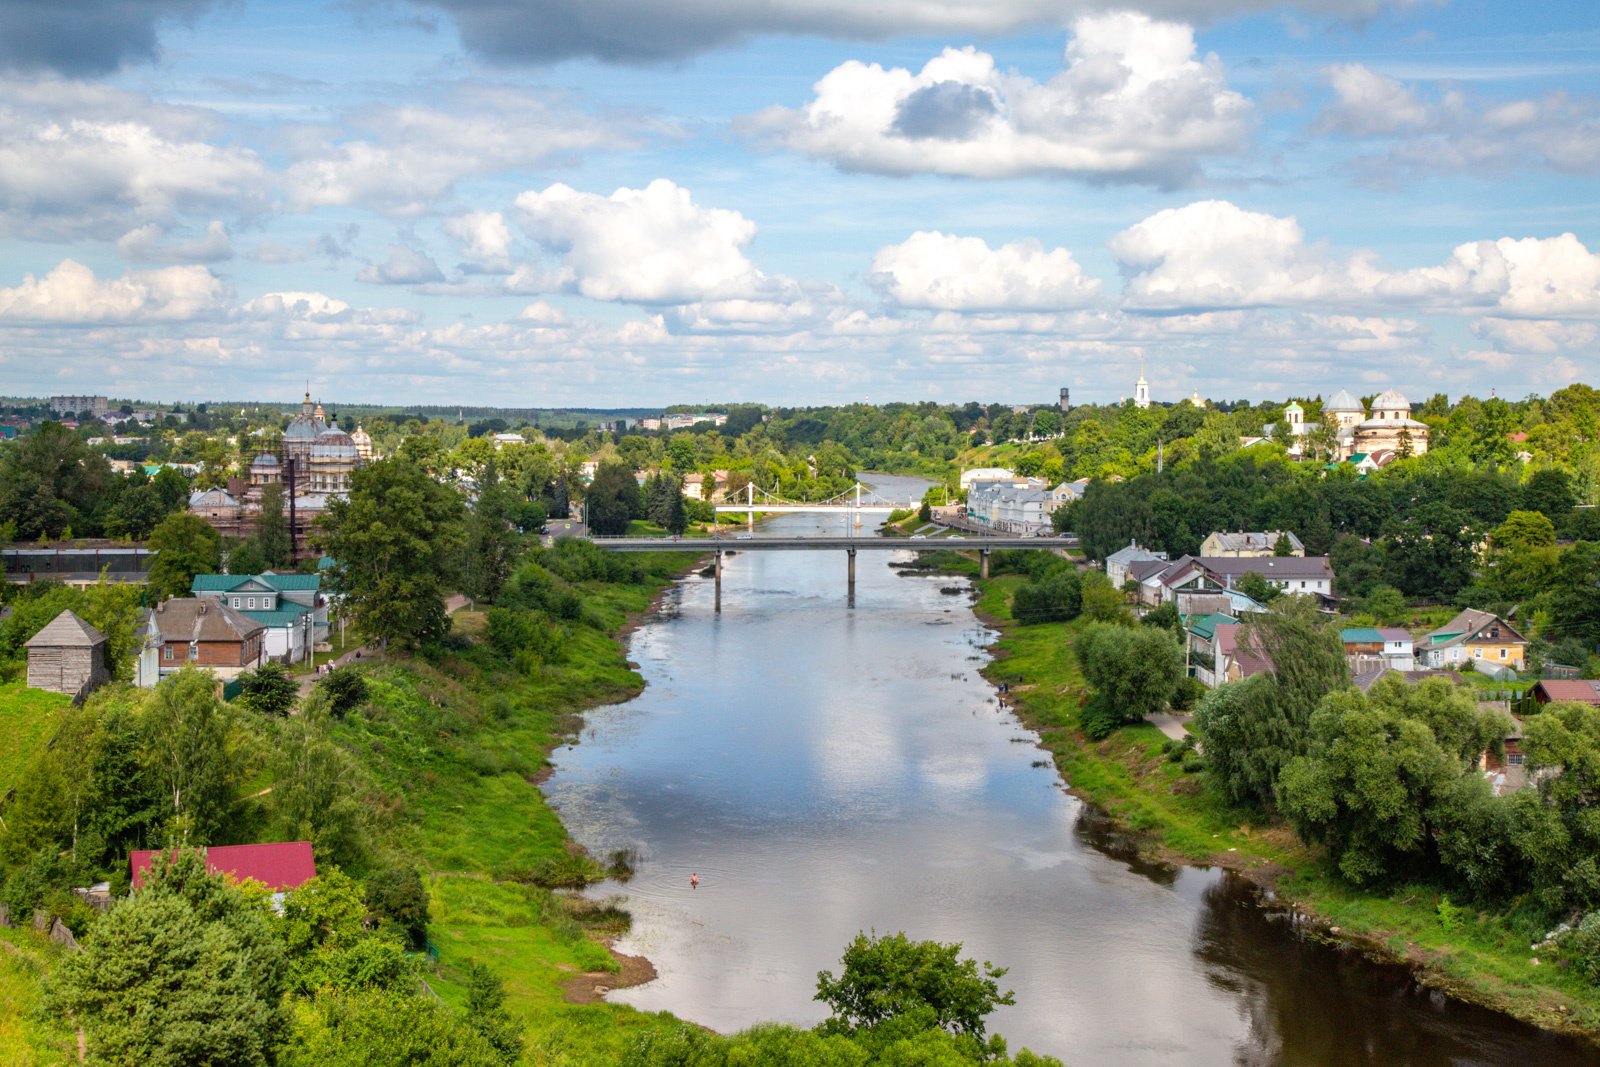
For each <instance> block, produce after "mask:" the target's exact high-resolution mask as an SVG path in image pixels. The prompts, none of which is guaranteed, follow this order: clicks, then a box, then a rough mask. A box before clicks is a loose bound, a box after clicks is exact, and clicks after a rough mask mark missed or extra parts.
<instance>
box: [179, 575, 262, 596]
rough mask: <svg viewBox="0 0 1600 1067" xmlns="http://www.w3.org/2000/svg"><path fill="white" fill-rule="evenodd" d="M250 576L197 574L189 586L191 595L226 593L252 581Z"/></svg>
mask: <svg viewBox="0 0 1600 1067" xmlns="http://www.w3.org/2000/svg"><path fill="white" fill-rule="evenodd" d="M251 577H252V576H251V575H248V574H197V575H195V576H194V583H193V584H191V585H190V586H189V591H190V592H191V593H226V592H227V591H228V590H230V589H232V588H233V587H234V586H236V585H243V584H244V583H245V582H248V581H249V580H250V579H251Z"/></svg>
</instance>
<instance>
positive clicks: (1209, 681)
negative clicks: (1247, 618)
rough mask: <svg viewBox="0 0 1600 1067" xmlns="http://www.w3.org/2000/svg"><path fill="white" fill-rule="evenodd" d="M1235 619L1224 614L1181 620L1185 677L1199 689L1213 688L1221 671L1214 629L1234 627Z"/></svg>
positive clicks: (1217, 612) (1189, 617) (1197, 616)
mask: <svg viewBox="0 0 1600 1067" xmlns="http://www.w3.org/2000/svg"><path fill="white" fill-rule="evenodd" d="M1238 621H1239V620H1238V619H1236V618H1235V617H1233V616H1232V615H1228V614H1226V613H1224V612H1220V611H1216V612H1212V613H1211V614H1209V615H1195V616H1188V617H1186V618H1185V620H1184V626H1183V634H1184V637H1183V645H1184V660H1185V662H1186V663H1187V664H1188V667H1189V675H1190V676H1191V677H1193V678H1195V679H1197V680H1198V681H1199V682H1201V683H1202V684H1203V685H1206V686H1208V687H1210V688H1213V689H1214V688H1216V685H1217V677H1218V675H1219V674H1220V673H1221V672H1222V670H1223V663H1222V656H1221V654H1220V653H1219V652H1218V649H1217V627H1218V626H1226V625H1230V624H1237V623H1238Z"/></svg>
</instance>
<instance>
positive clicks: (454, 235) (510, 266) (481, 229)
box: [444, 211, 516, 274]
mask: <svg viewBox="0 0 1600 1067" xmlns="http://www.w3.org/2000/svg"><path fill="white" fill-rule="evenodd" d="M444 232H445V235H446V236H448V237H449V238H450V239H451V240H453V241H454V242H455V243H456V247H457V248H458V249H459V250H460V252H461V255H462V256H463V257H465V259H466V262H464V263H463V264H462V265H461V269H462V270H463V271H464V272H466V273H468V274H509V273H511V272H512V271H513V270H515V269H516V265H515V264H514V263H513V262H512V259H511V227H510V226H508V225H506V220H505V216H503V215H501V214H500V212H498V211H471V212H468V213H467V214H465V215H457V216H455V217H453V218H448V219H445V220H444Z"/></svg>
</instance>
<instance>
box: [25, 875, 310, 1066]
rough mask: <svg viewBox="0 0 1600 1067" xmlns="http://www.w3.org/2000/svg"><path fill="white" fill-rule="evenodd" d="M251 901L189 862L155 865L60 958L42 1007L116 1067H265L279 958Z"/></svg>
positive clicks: (264, 917) (272, 1047) (279, 988)
mask: <svg viewBox="0 0 1600 1067" xmlns="http://www.w3.org/2000/svg"><path fill="white" fill-rule="evenodd" d="M273 922H274V920H273V919H272V917H271V913H270V912H269V911H268V910H267V909H266V908H265V907H264V906H262V904H261V902H260V901H259V900H252V899H251V898H250V897H249V896H247V895H246V894H245V893H244V892H242V891H240V890H238V889H235V888H232V887H230V886H229V885H228V884H227V882H226V881H225V880H224V878H223V877H222V876H221V875H211V874H207V873H206V869H205V861H204V860H203V859H202V858H201V856H200V854H199V853H197V852H182V853H179V854H177V855H176V856H174V857H172V858H171V859H170V861H169V860H165V859H163V858H162V857H157V859H156V862H155V864H153V865H152V867H151V869H150V873H149V876H148V879H147V881H146V883H145V888H144V889H143V890H141V891H140V892H138V893H136V894H134V895H133V896H132V897H129V898H126V899H124V900H121V901H118V902H117V903H116V904H115V905H113V906H112V908H111V910H110V911H109V912H107V913H106V915H105V916H104V917H103V918H102V919H100V921H99V922H97V923H96V924H95V933H94V936H93V937H92V938H89V939H87V941H86V943H85V945H84V948H83V951H81V952H76V953H67V954H64V955H62V956H61V957H59V961H58V963H57V964H56V966H55V968H54V970H53V971H52V972H51V974H50V976H49V978H48V980H47V984H46V991H47V1002H48V1003H49V1004H50V1005H51V1007H52V1008H53V1009H54V1010H55V1011H56V1012H57V1013H59V1014H61V1015H64V1016H67V1017H70V1018H72V1019H74V1020H76V1021H77V1022H78V1024H79V1025H81V1026H82V1027H83V1030H84V1033H85V1035H86V1036H87V1038H88V1044H89V1052H90V1054H91V1056H92V1057H93V1060H94V1062H96V1063H104V1064H110V1065H114V1067H145V1065H147V1064H156V1063H160V1064H182V1065H184V1067H270V1065H271V1064H273V1063H275V1062H276V1059H277V1057H276V1052H277V1048H278V1046H279V1044H280V1043H281V1042H282V1041H283V1039H284V1038H285V1037H286V1036H287V1035H288V1032H289V1016H288V1013H287V1011H285V1009H284V1006H283V989H284V953H283V948H282V946H281V943H280V941H279V939H278V936H277V934H276V932H275V931H274V930H273V928H272V927H273Z"/></svg>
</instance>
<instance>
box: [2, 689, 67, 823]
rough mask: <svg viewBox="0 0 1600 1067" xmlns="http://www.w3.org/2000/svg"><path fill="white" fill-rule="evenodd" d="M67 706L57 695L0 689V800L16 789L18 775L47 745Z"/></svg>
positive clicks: (59, 695) (36, 691) (30, 690)
mask: <svg viewBox="0 0 1600 1067" xmlns="http://www.w3.org/2000/svg"><path fill="white" fill-rule="evenodd" d="M71 706H72V701H70V700H68V699H67V698H66V697H64V696H62V695H61V694H60V693H46V692H45V691H44V690H42V689H28V688H26V687H25V686H23V685H21V684H16V685H4V686H0V796H4V795H5V794H6V793H7V792H9V791H10V790H11V789H12V788H13V787H15V786H16V784H17V777H18V775H20V774H21V773H22V771H23V769H24V768H25V767H27V766H28V764H29V763H31V762H33V758H34V757H35V756H37V755H38V754H39V753H40V752H42V751H43V750H44V747H45V746H46V745H48V744H49V743H50V739H51V738H52V737H54V736H55V733H56V725H57V723H59V722H60V720H61V713H62V712H63V711H65V710H66V709H67V708H69V707H71Z"/></svg>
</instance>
